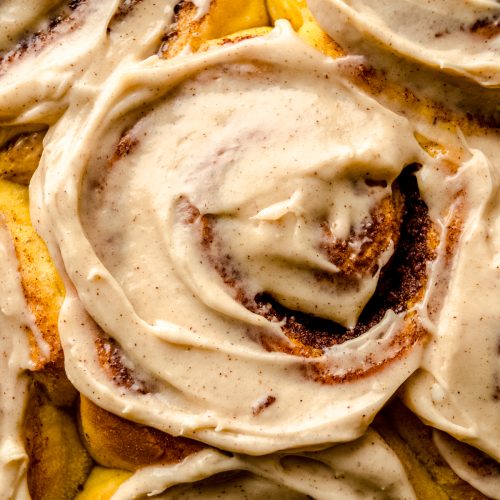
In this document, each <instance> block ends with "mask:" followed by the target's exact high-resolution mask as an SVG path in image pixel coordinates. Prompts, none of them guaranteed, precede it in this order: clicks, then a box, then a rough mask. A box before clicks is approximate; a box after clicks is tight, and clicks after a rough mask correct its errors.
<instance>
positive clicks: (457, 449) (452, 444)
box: [433, 430, 500, 500]
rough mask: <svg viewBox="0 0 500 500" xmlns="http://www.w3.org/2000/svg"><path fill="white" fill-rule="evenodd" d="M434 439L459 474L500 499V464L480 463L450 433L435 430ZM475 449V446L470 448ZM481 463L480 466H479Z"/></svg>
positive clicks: (484, 491) (492, 496) (482, 490)
mask: <svg viewBox="0 0 500 500" xmlns="http://www.w3.org/2000/svg"><path fill="white" fill-rule="evenodd" d="M433 440H434V443H435V445H436V446H437V448H438V450H439V452H440V453H441V455H442V456H443V458H444V459H445V460H446V462H447V463H448V465H449V466H450V467H451V468H452V469H453V470H454V471H455V473H456V474H457V476H459V477H461V478H462V479H463V480H464V481H467V482H468V483H469V484H472V486H474V488H476V489H477V490H479V491H480V492H481V493H483V494H484V495H486V496H487V497H489V498H492V499H494V500H499V499H500V465H497V466H496V468H495V467H494V466H493V465H491V466H490V467H487V466H485V465H484V464H478V463H477V462H475V461H477V460H478V459H477V457H475V456H474V455H473V454H471V452H470V451H469V450H467V449H464V447H466V446H467V445H464V444H463V443H461V442H460V441H457V440H455V439H453V438H452V437H451V436H449V435H448V434H445V433H444V432H440V431H436V430H434V431H433ZM470 450H473V448H470ZM476 453H477V452H476ZM478 465H479V467H478Z"/></svg>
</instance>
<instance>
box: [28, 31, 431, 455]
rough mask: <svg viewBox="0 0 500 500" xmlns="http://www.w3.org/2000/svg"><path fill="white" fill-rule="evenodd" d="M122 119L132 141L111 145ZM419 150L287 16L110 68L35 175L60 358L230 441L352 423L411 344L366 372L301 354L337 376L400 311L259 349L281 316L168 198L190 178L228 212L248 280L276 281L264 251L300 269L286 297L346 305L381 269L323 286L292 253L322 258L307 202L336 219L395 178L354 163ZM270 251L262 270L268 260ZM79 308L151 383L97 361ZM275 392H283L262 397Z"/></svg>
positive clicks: (385, 340) (336, 310)
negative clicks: (314, 369) (219, 268)
mask: <svg viewBox="0 0 500 500" xmlns="http://www.w3.org/2000/svg"><path fill="white" fill-rule="evenodd" d="M249 59H256V60H260V61H261V63H259V64H258V65H257V66H255V65H251V64H248V63H246V62H245V61H248V60H249ZM221 65H222V66H221ZM205 68H208V69H205ZM225 75H227V76H228V78H225ZM131 89H134V93H133V94H131ZM242 95H244V96H245V99H244V100H243V99H242V98H241V96H242ZM149 103H151V104H149ZM149 106H151V107H149ZM138 108H139V109H138ZM140 109H143V110H146V112H145V113H144V112H143V113H142V114H141V115H138V114H137V112H138V111H139V112H140ZM367 116H369V117H370V119H369V120H367ZM140 117H141V119H139V118H140ZM199 117H203V121H204V124H203V123H202V125H203V126H202V127H200V121H199ZM138 119H139V121H137V120H138ZM131 126H133V128H132V130H131V132H130V136H131V137H132V138H135V139H136V140H137V141H138V142H137V145H136V146H135V147H133V148H132V149H131V151H130V153H129V154H128V155H127V156H125V157H124V158H122V159H120V160H118V161H115V162H114V163H112V164H110V160H111V156H112V155H113V151H114V149H115V147H116V145H117V143H118V141H119V139H120V135H121V134H122V132H123V131H124V130H126V129H128V128H129V127H131ZM206 130H209V131H210V132H211V133H210V135H208V134H206V135H207V137H204V136H203V135H204V134H205V131H206ZM305 137H307V138H308V140H307V142H305V141H304V138H305ZM77 138H78V139H77ZM255 141H258V144H259V149H256V148H255ZM70 142H71V144H72V147H71V148H68V147H67V144H68V143H70ZM414 161H419V162H421V163H424V164H427V165H429V166H430V165H433V164H434V162H433V160H432V159H431V158H430V157H428V156H427V155H426V154H425V153H424V152H423V150H421V149H420V147H419V146H418V144H417V142H416V141H415V139H414V137H413V132H412V128H411V126H410V125H409V123H408V122H407V121H406V120H404V119H402V118H400V117H398V116H397V115H395V114H393V113H391V112H389V111H387V110H386V109H384V108H382V107H380V106H379V105H378V104H377V103H376V102H375V101H373V100H371V99H369V98H367V97H365V96H364V95H363V94H362V93H360V92H359V91H357V90H356V89H354V88H353V87H352V86H351V85H350V84H349V83H347V82H346V81H344V80H343V79H342V78H341V77H340V76H339V75H338V65H337V63H335V62H333V61H332V60H330V59H328V58H325V57H324V56H322V55H321V54H319V53H317V52H315V51H314V50H313V49H310V48H309V47H307V46H306V45H305V44H303V43H302V42H301V41H300V39H298V38H297V37H296V36H295V35H294V34H293V32H292V31H291V29H290V27H289V25H288V24H286V23H280V25H279V27H278V28H277V29H276V30H275V31H273V32H272V34H270V35H269V36H266V37H263V38H259V39H254V40H250V41H248V42H244V43H241V44H238V45H235V46H228V47H226V48H221V49H217V50H214V51H210V52H208V53H203V54H197V55H193V56H192V57H190V58H186V59H184V60H172V61H163V60H159V59H157V58H150V59H148V60H146V61H145V62H144V63H142V64H139V65H137V66H131V67H130V69H129V71H123V72H121V73H119V74H115V75H114V80H113V82H112V84H110V85H109V86H108V87H106V88H105V89H104V90H103V91H102V92H101V93H100V94H99V95H98V96H96V104H95V107H94V108H93V109H92V110H91V111H90V112H89V113H88V114H85V113H82V112H81V111H80V110H79V109H77V108H76V106H75V107H74V108H70V109H69V110H68V112H67V114H66V116H65V119H64V120H62V121H61V122H60V123H59V124H58V126H57V128H56V129H54V130H53V132H52V137H51V142H50V149H48V150H47V149H46V155H45V157H44V160H43V163H42V166H41V168H40V170H39V171H38V172H37V174H36V179H35V180H34V182H33V183H32V189H31V195H32V198H31V199H32V210H33V212H32V213H33V214H34V219H35V220H40V221H41V223H40V225H39V229H40V231H41V232H42V234H43V236H44V237H45V238H46V239H47V240H48V242H49V246H50V247H51V248H52V251H53V252H54V254H56V252H60V253H61V256H62V259H63V261H64V266H65V274H66V280H67V287H66V288H67V290H69V293H68V296H67V298H66V301H65V303H64V306H63V309H62V312H61V323H60V335H61V338H62V342H63V346H64V350H65V353H66V368H67V372H68V376H69V377H70V379H71V380H72V382H73V383H74V384H75V385H76V387H77V388H78V390H80V391H81V392H82V393H84V394H85V395H86V396H87V397H89V398H90V399H92V400H93V401H95V402H96V403H97V404H99V405H100V406H103V407H105V408H107V409H108V410H110V411H113V412H115V413H118V414H122V415H124V416H126V417H128V418H132V419H134V420H137V421H140V422H144V423H148V424H150V425H153V426H155V427H158V428H160V429H163V430H165V431H167V432H170V433H173V434H174V435H186V436H192V437H195V438H197V439H200V440H202V441H205V442H207V443H210V444H213V445H215V446H218V447H222V448H225V449H230V450H234V451H239V452H245V453H249V454H255V455H257V454H263V453H269V452H272V451H276V450H280V449H289V448H298V447H300V448H303V447H311V446H324V445H325V444H326V443H330V442H339V441H347V440H351V439H354V438H356V437H358V436H360V435H361V434H362V433H363V432H364V430H365V429H366V427H367V425H368V423H369V422H370V420H371V418H372V417H373V415H374V414H375V413H376V412H377V411H378V410H379V409H380V407H381V406H382V405H383V404H384V403H385V402H386V401H387V399H388V398H389V397H390V396H391V395H392V394H393V393H394V392H395V390H396V389H397V388H398V387H399V386H400V385H401V384H402V383H403V381H404V380H405V379H406V378H407V377H408V376H409V375H410V374H411V373H412V372H413V371H414V370H415V369H416V368H417V367H418V365H419V362H420V355H421V350H422V346H421V344H419V343H416V345H415V346H414V347H413V348H412V349H409V350H408V351H407V352H406V353H405V354H404V355H403V356H402V357H401V359H396V360H394V361H393V362H391V363H389V364H388V365H387V366H385V367H384V368H383V369H381V370H379V371H378V373H377V375H376V376H374V377H364V378H360V379H359V380H354V381H352V382H349V383H334V384H330V385H326V384H321V383H318V382H315V381H314V380H313V379H311V378H309V377H308V376H306V375H305V374H304V370H307V369H308V366H310V365H311V364H312V363H313V362H314V363H317V362H318V361H319V362H321V363H323V364H324V366H325V369H326V370H327V371H330V372H331V373H332V374H334V375H338V376H343V375H346V374H348V373H349V372H352V371H355V370H357V369H358V370H363V369H366V368H368V367H369V366H370V363H383V361H384V359H387V358H388V357H389V358H390V357H391V356H392V355H394V354H395V350H396V349H397V345H391V342H392V340H393V339H394V337H395V335H396V334H397V332H398V331H399V329H400V328H401V326H402V323H403V314H400V315H396V314H394V313H388V314H387V315H386V317H385V319H384V321H383V322H382V323H381V325H379V326H377V327H375V328H373V329H372V330H371V331H369V332H367V333H366V334H365V335H363V336H361V337H360V338H358V339H354V340H352V341H349V342H346V343H344V344H341V345H339V346H336V347H333V348H331V349H329V350H327V351H326V352H325V354H324V355H323V356H322V357H320V358H316V359H315V360H311V359H304V358H301V357H298V356H290V355H286V354H281V353H278V352H268V351H266V349H264V348H263V347H262V345H261V344H260V343H259V342H258V341H256V338H255V335H256V334H261V333H262V334H264V335H265V336H267V337H268V338H271V339H273V338H275V339H280V340H281V341H283V342H286V337H285V336H284V335H283V333H282V332H281V328H280V324H278V323H271V322H270V321H268V320H266V319H265V318H263V317H262V316H259V315H257V314H254V313H251V312H250V311H249V310H247V309H245V308H244V307H243V306H242V305H241V304H240V303H239V302H237V301H236V300H235V299H234V296H233V295H232V293H233V292H232V291H231V290H230V289H228V288H227V287H226V286H225V285H224V284H223V282H222V280H221V278H220V277H219V276H218V275H216V273H215V271H214V270H213V269H212V267H211V265H210V263H209V262H207V259H206V256H204V254H203V252H202V251H201V246H200V243H199V236H198V234H197V230H196V229H194V228H189V227H187V225H186V224H184V223H183V222H182V217H183V215H182V214H179V212H178V210H179V205H180V202H181V199H182V197H184V198H187V199H189V200H190V201H191V202H192V203H193V204H194V205H196V206H197V207H198V208H199V209H200V210H201V211H202V212H203V213H212V214H225V216H226V218H225V219H224V220H223V222H222V223H221V224H220V227H218V232H219V234H221V239H222V241H223V245H225V246H226V247H229V248H231V249H232V252H233V253H234V254H235V255H236V256H239V257H237V263H238V264H240V265H241V266H242V268H243V271H242V272H241V276H242V277H241V281H242V284H243V286H244V287H245V289H247V290H249V292H250V293H256V292H258V291H261V290H263V289H264V290H268V291H269V292H270V293H276V295H277V296H278V297H279V298H280V299H282V298H283V296H284V294H283V293H282V292H283V287H281V284H280V282H279V280H278V277H277V279H276V281H275V282H273V281H269V280H267V281H266V279H265V278H266V276H265V273H264V274H259V272H258V270H259V267H260V266H262V265H266V263H265V260H264V259H263V257H264V254H265V253H266V251H267V253H271V252H273V254H274V255H275V256H276V257H275V258H276V262H277V265H278V266H281V267H282V269H283V271H282V272H283V273H286V275H287V276H291V277H293V279H294V282H295V285H294V286H295V290H292V292H294V293H295V297H296V298H295V297H292V298H290V297H286V296H285V297H284V301H288V300H290V301H292V300H295V302H294V304H296V305H298V306H300V300H301V299H302V298H303V299H304V302H305V303H306V305H305V306H303V307H305V308H306V310H310V309H309V307H310V306H309V305H308V304H307V303H308V301H310V297H311V296H314V297H315V298H316V300H317V303H318V304H319V306H320V307H324V309H325V310H326V309H327V307H326V306H327V305H328V304H326V300H331V301H332V302H331V304H330V308H329V309H330V312H329V314H330V317H333V318H339V319H340V320H341V321H343V322H345V323H346V324H349V323H350V322H352V321H353V319H355V318H352V317H350V316H349V314H352V311H356V312H357V313H359V311H360V309H361V308H362V306H363V305H364V303H365V302H366V300H367V296H368V295H369V293H371V292H366V291H365V290H364V287H365V286H370V287H371V288H370V289H371V290H373V286H374V285H373V284H372V283H373V281H375V280H374V279H373V278H371V277H366V278H365V277H363V278H362V279H361V281H360V289H361V290H362V293H360V294H352V293H351V294H344V293H343V291H342V289H341V288H340V287H337V289H335V288H333V293H332V290H330V293H331V296H330V299H327V298H325V296H324V294H323V293H322V290H321V289H320V288H319V287H317V286H316V284H315V282H314V280H313V279H312V276H311V273H312V272H310V273H306V272H303V271H302V269H304V268H306V269H307V267H306V266H304V263H307V264H308V266H309V267H312V268H313V269H318V270H322V269H324V268H325V267H326V266H327V265H328V263H326V262H325V259H324V258H322V257H321V256H320V255H319V252H318V250H317V246H318V244H319V241H320V238H319V236H320V232H319V225H318V224H317V226H316V228H315V227H314V221H315V220H321V217H325V218H326V219H327V220H330V222H331V223H332V228H333V231H334V232H335V233H336V234H339V235H340V236H342V235H345V227H349V226H350V225H352V226H354V227H356V224H359V222H360V220H361V219H362V218H363V217H365V216H367V215H368V213H369V210H370V208H371V207H373V206H374V204H375V203H376V202H377V201H378V200H379V199H380V198H381V197H382V196H384V195H386V194H387V192H388V188H370V189H368V188H366V186H365V185H364V183H363V182H362V180H363V179H364V178H365V176H366V177H369V178H372V179H378V180H382V179H384V180H386V181H387V184H388V186H390V184H391V182H392V181H393V180H394V179H395V178H396V176H397V175H398V174H399V173H400V171H401V170H402V168H403V167H404V166H405V165H407V164H409V163H412V162H414ZM98 183H100V186H101V188H102V189H101V188H100V187H99V184H98ZM363 186H365V187H363ZM334 195H336V199H335V203H334V204H333V206H332V202H333V198H334ZM337 200H343V201H342V202H340V203H338V205H337ZM256 216H257V217H256ZM335 218H336V220H335V222H336V223H337V225H334V224H333V219H335ZM238 233H241V234H242V235H243V236H242V237H240V235H239V234H238ZM291 234H295V237H294V239H293V240H292V239H291V237H290V236H291ZM256 242H258V243H259V244H256ZM240 246H241V250H239V249H238V248H237V247H240ZM245 252H246V253H245ZM245 255H248V259H249V260H248V263H246V262H245V263H244V261H245V258H244V256H245ZM269 260H270V263H269V265H270V266H271V267H269V271H268V272H276V269H277V265H274V264H273V262H272V260H271V259H269ZM247 266H248V267H247ZM322 266H323V267H322ZM277 271H278V272H280V269H279V268H278V269H277ZM245 274H246V276H245ZM333 275H334V273H333ZM375 278H376V277H375ZM333 282H334V285H333V286H334V287H335V286H336V285H335V275H334V278H333ZM365 282H368V285H367V284H366V283H365ZM274 283H276V284H277V286H276V288H273V287H274ZM74 287H76V290H77V292H78V295H76V293H75V292H74ZM323 303H325V306H323ZM87 314H90V316H91V317H92V318H93V319H94V320H95V321H96V322H97V323H98V324H99V325H100V326H101V327H102V328H103V329H104V330H105V331H106V332H107V333H108V334H109V335H111V336H112V337H113V338H115V339H116V341H117V342H118V343H119V345H120V346H121V347H122V349H123V351H124V355H125V358H126V360H127V365H128V366H130V367H131V368H132V370H135V371H136V375H137V377H138V378H143V379H144V381H145V385H146V386H147V387H148V388H149V390H148V393H147V394H142V393H140V392H139V393H137V392H133V391H127V390H126V389H123V388H121V389H120V388H117V387H116V386H115V385H114V383H113V382H112V381H111V380H110V379H109V378H108V377H107V376H106V375H105V373H104V372H103V371H102V369H101V367H100V364H99V362H98V360H97V358H96V353H95V347H94V342H93V340H92V339H93V337H92V336H91V335H89V329H90V331H92V330H93V324H92V322H91V321H90V320H89V317H88V316H87ZM166 360H168V362H167V361H166ZM346 360H348V362H347V363H346ZM268 397H271V398H275V400H274V403H273V404H271V405H270V406H269V407H268V408H265V409H264V410H263V411H261V412H260V413H257V414H256V412H255V408H256V407H258V406H259V403H260V402H262V401H263V400H266V399H267V398H268Z"/></svg>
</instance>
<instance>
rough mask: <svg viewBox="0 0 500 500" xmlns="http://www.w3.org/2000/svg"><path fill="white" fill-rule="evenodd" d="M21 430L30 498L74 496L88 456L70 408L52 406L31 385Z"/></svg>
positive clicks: (51, 499) (82, 479) (55, 499)
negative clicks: (27, 459) (26, 456)
mask: <svg viewBox="0 0 500 500" xmlns="http://www.w3.org/2000/svg"><path fill="white" fill-rule="evenodd" d="M24 432H25V440H26V450H27V452H28V456H29V459H30V465H29V469H28V487H29V491H30V494H31V497H32V498H33V500H70V499H72V498H74V497H75V495H76V494H77V492H78V491H79V490H81V489H82V487H83V483H84V482H85V479H86V478H87V475H88V473H89V471H90V469H91V467H92V460H91V458H90V456H89V454H88V453H87V451H86V450H85V448H84V447H83V445H82V443H81V441H80V436H79V433H78V429H77V426H76V423H75V415H74V413H73V411H72V410H67V409H62V408H58V407H57V406H55V405H54V404H53V403H51V402H50V400H49V398H48V397H47V396H46V395H45V394H44V391H43V389H41V388H40V387H39V386H36V385H35V387H34V388H33V390H32V393H31V395H30V402H29V405H28V410H27V412H26V420H25V424H24Z"/></svg>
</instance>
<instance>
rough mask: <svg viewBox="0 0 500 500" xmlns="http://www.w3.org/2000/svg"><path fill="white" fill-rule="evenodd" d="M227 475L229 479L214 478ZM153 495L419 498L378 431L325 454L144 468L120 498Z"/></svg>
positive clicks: (199, 457) (205, 458) (197, 459)
mask: <svg viewBox="0 0 500 500" xmlns="http://www.w3.org/2000/svg"><path fill="white" fill-rule="evenodd" d="M221 473H225V480H224V481H223V482H220V481H217V480H214V478H213V476H215V475H216V474H221ZM207 479H208V481H207ZM185 483H188V484H185ZM189 483H191V484H189ZM192 483H195V484H192ZM163 490H166V491H163ZM150 492H154V493H156V494H158V493H160V492H163V493H162V498H186V499H190V498H191V499H193V498H207V497H217V496H218V495H221V496H224V497H225V498H241V497H242V496H244V495H245V493H246V494H247V495H248V496H249V497H259V498H283V496H286V498H291V499H293V500H295V499H296V500H305V499H307V498H325V499H327V498H331V497H332V495H336V496H338V497H342V498H352V499H353V500H354V499H364V498H367V497H370V498H387V499H391V498H394V499H399V498H406V499H408V500H410V499H413V498H415V493H414V492H413V489H412V487H411V485H410V484H409V482H408V480H407V478H406V474H405V471H404V469H403V467H402V465H401V463H400V462H399V460H398V458H397V456H396V455H395V453H394V452H393V451H392V450H391V449H390V448H389V447H388V445H387V444H386V443H385V442H384V441H383V439H382V438H381V437H380V436H379V435H378V434H377V433H376V432H375V431H373V430H372V429H369V430H368V431H367V432H366V434H365V435H364V436H362V437H361V438H359V439H358V440H356V441H353V442H350V443H346V444H341V445H338V446H335V447H332V448H329V449H327V450H324V451H320V452H309V453H302V454H298V453H297V454H283V455H271V456H268V457H259V458H255V457H248V456H243V455H238V456H233V457H228V456H226V455H223V454H221V453H219V452H217V451H215V450H204V451H201V452H199V453H197V454H194V455H192V456H190V457H189V458H187V459H186V460H185V461H184V462H183V463H181V464H179V465H175V466H163V467H161V466H160V467H158V466H151V467H145V468H143V469H142V470H140V471H138V472H137V473H136V474H135V475H134V476H133V477H132V478H130V479H129V480H128V481H126V482H125V483H124V484H123V485H122V486H121V487H120V488H119V489H118V491H117V492H116V493H115V495H114V498H115V499H116V500H121V499H131V498H141V496H143V495H146V494H148V493H150Z"/></svg>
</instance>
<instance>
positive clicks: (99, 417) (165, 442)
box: [80, 396, 204, 471]
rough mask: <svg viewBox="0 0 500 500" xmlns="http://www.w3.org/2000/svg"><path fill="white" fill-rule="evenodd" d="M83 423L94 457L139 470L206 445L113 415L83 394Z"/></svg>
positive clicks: (174, 460)
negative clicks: (175, 436)
mask: <svg viewBox="0 0 500 500" xmlns="http://www.w3.org/2000/svg"><path fill="white" fill-rule="evenodd" d="M80 425H81V432H82V436H83V439H84V442H85V445H86V447H87V449H88V450H89V453H90V455H91V456H92V458H93V459H94V460H95V461H96V462H97V463H98V464H100V465H103V466H105V467H110V468H115V469H124V470H129V471H135V470H137V469H139V468H140V467H144V466H146V465H151V464H169V463H177V462H180V461H182V460H183V459H184V458H185V457H187V456H188V455H191V454H192V453H195V452H197V451H199V450H201V449H202V448H203V447H204V446H203V445H202V444H200V443H197V442H195V441H192V440H189V439H183V438H174V437H172V436H169V435H168V434H165V433H164V432H160V431H158V430H156V429H153V428H151V427H146V426H141V425H138V424H135V423H133V422H130V421H129V420H125V419H124V418H121V417H118V416H116V415H113V414H112V413H110V412H108V411H106V410H103V409H102V408H99V407H98V406H97V405H95V404H94V403H92V402H91V401H89V400H88V399H87V398H85V397H83V396H82V397H81V399H80Z"/></svg>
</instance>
